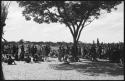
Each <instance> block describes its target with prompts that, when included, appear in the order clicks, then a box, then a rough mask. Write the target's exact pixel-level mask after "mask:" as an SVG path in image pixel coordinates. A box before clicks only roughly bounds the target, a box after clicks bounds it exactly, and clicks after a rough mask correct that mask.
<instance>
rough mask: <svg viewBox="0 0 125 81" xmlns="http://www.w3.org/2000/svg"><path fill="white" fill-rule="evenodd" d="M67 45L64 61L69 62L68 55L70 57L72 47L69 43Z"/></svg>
mask: <svg viewBox="0 0 125 81" xmlns="http://www.w3.org/2000/svg"><path fill="white" fill-rule="evenodd" d="M66 47H67V49H66V50H65V56H64V62H66V63H69V62H68V57H69V51H70V48H69V47H68V45H67V46H66Z"/></svg>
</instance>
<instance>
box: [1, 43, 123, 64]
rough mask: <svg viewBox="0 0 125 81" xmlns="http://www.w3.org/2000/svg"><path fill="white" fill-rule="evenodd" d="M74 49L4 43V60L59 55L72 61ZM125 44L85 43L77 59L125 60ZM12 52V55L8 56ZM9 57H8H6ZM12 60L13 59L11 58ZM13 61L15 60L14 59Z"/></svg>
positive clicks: (65, 59) (60, 59) (38, 59)
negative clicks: (124, 54)
mask: <svg viewBox="0 0 125 81" xmlns="http://www.w3.org/2000/svg"><path fill="white" fill-rule="evenodd" d="M73 53H74V49H73V46H72V45H60V46H59V47H58V50H53V49H51V47H50V45H38V44H37V45H34V44H20V45H17V44H9V45H8V44H5V45H3V49H2V54H3V58H4V59H3V60H4V61H7V59H12V58H10V57H14V60H16V61H25V62H27V63H29V62H31V57H32V58H33V61H34V62H38V61H47V60H48V57H49V56H50V57H57V58H58V60H59V61H60V62H61V61H64V62H69V61H72V58H73ZM123 53H124V45H123V44H121V43H115V44H114V43H112V44H94V43H93V44H83V45H81V46H80V45H79V46H77V54H76V57H77V61H80V60H79V57H81V58H87V59H91V60H92V61H97V58H99V59H109V60H110V61H111V62H121V63H123V62H124V56H123ZM7 54H10V55H12V56H6V55H7ZM6 58H7V59H6ZM11 61H12V60H11ZM12 62H13V61H12Z"/></svg>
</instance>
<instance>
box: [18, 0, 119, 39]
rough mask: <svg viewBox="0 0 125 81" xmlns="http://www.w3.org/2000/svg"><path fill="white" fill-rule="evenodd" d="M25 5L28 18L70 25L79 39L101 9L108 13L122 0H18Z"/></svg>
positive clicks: (96, 17)
mask: <svg viewBox="0 0 125 81" xmlns="http://www.w3.org/2000/svg"><path fill="white" fill-rule="evenodd" d="M18 3H19V6H20V7H24V8H25V9H24V11H23V15H24V16H25V18H26V20H31V19H33V20H34V21H35V22H37V23H39V24H41V23H57V22H59V23H63V24H65V25H66V26H68V27H69V29H70V31H71V33H72V35H73V37H75V39H76V40H77V41H78V40H79V36H80V34H81V31H82V29H83V28H84V27H85V26H87V25H89V24H90V23H91V22H92V21H93V20H94V19H98V18H99V16H100V15H101V14H100V11H101V10H106V11H107V12H108V13H110V12H111V9H112V8H113V9H117V7H116V5H118V4H120V3H121V1H100V0H99V1H18Z"/></svg>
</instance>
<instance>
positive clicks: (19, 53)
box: [17, 45, 21, 61]
mask: <svg viewBox="0 0 125 81" xmlns="http://www.w3.org/2000/svg"><path fill="white" fill-rule="evenodd" d="M20 56H21V46H20V45H19V46H18V55H17V57H18V59H17V60H18V61H19V60H20Z"/></svg>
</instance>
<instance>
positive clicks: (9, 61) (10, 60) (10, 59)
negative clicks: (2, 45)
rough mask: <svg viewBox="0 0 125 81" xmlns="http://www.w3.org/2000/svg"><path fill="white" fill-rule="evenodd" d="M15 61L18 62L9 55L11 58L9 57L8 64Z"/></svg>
mask: <svg viewBox="0 0 125 81" xmlns="http://www.w3.org/2000/svg"><path fill="white" fill-rule="evenodd" d="M13 63H14V64H16V63H15V61H14V59H12V58H11V56H9V58H8V65H12V64H13Z"/></svg>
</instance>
